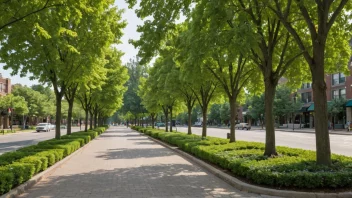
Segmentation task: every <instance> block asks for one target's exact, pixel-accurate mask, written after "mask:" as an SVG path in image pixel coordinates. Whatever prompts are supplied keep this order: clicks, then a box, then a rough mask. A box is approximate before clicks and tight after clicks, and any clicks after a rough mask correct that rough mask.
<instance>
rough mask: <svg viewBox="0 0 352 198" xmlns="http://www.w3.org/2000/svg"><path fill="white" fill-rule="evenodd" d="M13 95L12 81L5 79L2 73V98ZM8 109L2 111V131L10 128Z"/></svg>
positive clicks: (0, 76)
mask: <svg viewBox="0 0 352 198" xmlns="http://www.w3.org/2000/svg"><path fill="white" fill-rule="evenodd" d="M10 93H11V79H9V78H4V77H3V76H2V75H1V73H0V97H1V96H5V95H7V94H10ZM9 121H10V119H9V116H8V115H7V109H0V129H8V128H9Z"/></svg>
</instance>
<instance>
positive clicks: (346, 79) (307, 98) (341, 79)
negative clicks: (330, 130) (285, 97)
mask: <svg viewBox="0 0 352 198" xmlns="http://www.w3.org/2000/svg"><path fill="white" fill-rule="evenodd" d="M351 66H352V65H351V61H350V63H349V71H350V72H349V75H347V76H346V75H345V74H343V73H334V74H327V75H326V76H325V82H326V97H327V101H328V106H329V105H330V104H331V101H333V100H335V99H345V100H346V104H345V105H344V110H343V112H341V114H339V115H336V116H334V119H332V116H329V122H331V123H333V124H334V128H344V125H345V123H346V122H347V121H352V71H351V70H352V68H351ZM297 94H300V96H301V100H302V103H303V107H302V110H301V114H300V116H301V122H302V123H303V124H305V127H309V128H314V102H313V101H314V95H313V90H312V84H311V83H303V84H302V87H301V89H299V90H298V91H297Z"/></svg>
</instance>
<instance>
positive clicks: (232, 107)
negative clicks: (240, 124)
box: [229, 97, 237, 142]
mask: <svg viewBox="0 0 352 198" xmlns="http://www.w3.org/2000/svg"><path fill="white" fill-rule="evenodd" d="M229 101H230V111H231V117H230V142H236V136H235V126H236V115H237V105H236V99H234V98H233V97H232V98H230V100H229Z"/></svg>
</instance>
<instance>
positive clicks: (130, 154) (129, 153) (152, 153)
mask: <svg viewBox="0 0 352 198" xmlns="http://www.w3.org/2000/svg"><path fill="white" fill-rule="evenodd" d="M153 145H155V144H153ZM172 155H176V154H175V153H174V152H172V151H170V150H168V149H166V148H133V149H131V148H119V149H109V150H108V151H106V152H102V153H101V154H100V155H98V156H96V157H97V158H104V159H105V160H116V159H136V158H153V157H166V156H172Z"/></svg>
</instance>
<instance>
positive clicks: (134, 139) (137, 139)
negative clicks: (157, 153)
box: [126, 137, 149, 141]
mask: <svg viewBox="0 0 352 198" xmlns="http://www.w3.org/2000/svg"><path fill="white" fill-rule="evenodd" d="M126 140H131V141H139V140H149V139H148V138H147V137H142V138H129V139H126Z"/></svg>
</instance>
